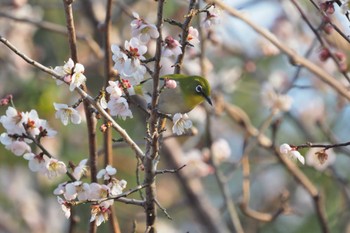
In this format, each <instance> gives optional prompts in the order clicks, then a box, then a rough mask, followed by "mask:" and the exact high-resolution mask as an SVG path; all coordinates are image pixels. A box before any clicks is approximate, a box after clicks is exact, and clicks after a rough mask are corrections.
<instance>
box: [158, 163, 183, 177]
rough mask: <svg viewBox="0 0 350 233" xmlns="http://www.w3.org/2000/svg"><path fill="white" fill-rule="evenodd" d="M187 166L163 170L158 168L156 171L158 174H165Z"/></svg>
mask: <svg viewBox="0 0 350 233" xmlns="http://www.w3.org/2000/svg"><path fill="white" fill-rule="evenodd" d="M184 167H186V164H184V165H182V166H181V167H179V168H176V169H162V170H157V171H156V175H159V174H165V173H176V172H178V171H180V170H181V169H182V168H184Z"/></svg>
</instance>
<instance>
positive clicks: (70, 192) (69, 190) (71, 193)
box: [63, 180, 82, 201]
mask: <svg viewBox="0 0 350 233" xmlns="http://www.w3.org/2000/svg"><path fill="white" fill-rule="evenodd" d="M81 184H82V182H81V181H79V180H78V181H74V182H71V183H67V184H66V185H65V191H64V193H63V196H64V198H66V200H68V201H71V200H74V199H75V198H76V197H77V196H78V193H77V187H78V186H80V185H81Z"/></svg>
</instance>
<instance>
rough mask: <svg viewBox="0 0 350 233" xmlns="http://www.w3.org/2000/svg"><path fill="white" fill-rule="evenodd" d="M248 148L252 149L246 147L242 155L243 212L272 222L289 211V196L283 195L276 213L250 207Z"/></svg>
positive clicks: (260, 219) (257, 218) (254, 217)
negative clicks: (287, 203)
mask: <svg viewBox="0 0 350 233" xmlns="http://www.w3.org/2000/svg"><path fill="white" fill-rule="evenodd" d="M248 150H251V147H250V148H249V147H246V148H245V151H244V153H243V157H242V171H243V182H242V191H243V199H242V202H241V209H242V211H243V213H245V214H246V215H247V216H249V217H251V218H253V219H256V220H259V221H263V222H270V221H273V220H275V219H276V218H277V217H278V216H279V215H280V214H283V213H284V212H286V211H287V205H286V201H287V199H288V198H287V197H286V196H283V197H281V206H280V208H279V209H278V210H277V211H276V212H275V213H274V214H268V213H262V212H259V211H256V210H253V209H251V208H250V207H249V202H250V165H249V157H248Z"/></svg>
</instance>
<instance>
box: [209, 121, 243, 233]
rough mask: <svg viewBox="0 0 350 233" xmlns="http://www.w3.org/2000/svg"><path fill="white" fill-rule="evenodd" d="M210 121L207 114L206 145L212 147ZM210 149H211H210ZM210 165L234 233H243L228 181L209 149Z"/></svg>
mask: <svg viewBox="0 0 350 233" xmlns="http://www.w3.org/2000/svg"><path fill="white" fill-rule="evenodd" d="M211 123H212V121H211V119H210V117H209V114H207V124H206V131H207V135H208V136H207V137H208V139H207V145H208V146H209V145H212V143H213V142H212V136H211V131H210V128H211ZM210 148H211V147H210ZM210 163H211V165H212V166H213V168H214V175H215V178H216V181H217V183H218V186H219V188H220V191H221V195H222V197H223V201H224V205H225V207H226V208H227V211H228V215H229V217H230V222H231V224H232V225H233V227H234V230H235V232H237V233H244V230H243V227H242V224H241V221H240V219H239V216H238V213H237V209H236V206H235V203H234V202H233V200H232V198H231V193H230V188H229V186H228V180H227V177H225V176H224V174H223V173H222V172H221V171H220V169H219V164H218V162H217V161H216V159H215V157H214V156H213V151H212V149H210Z"/></svg>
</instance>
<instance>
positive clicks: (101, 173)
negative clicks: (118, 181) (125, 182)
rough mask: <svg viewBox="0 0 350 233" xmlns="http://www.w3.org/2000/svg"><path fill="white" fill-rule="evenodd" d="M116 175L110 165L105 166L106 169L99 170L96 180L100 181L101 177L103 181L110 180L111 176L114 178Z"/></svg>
mask: <svg viewBox="0 0 350 233" xmlns="http://www.w3.org/2000/svg"><path fill="white" fill-rule="evenodd" d="M116 173H117V169H115V168H114V167H112V166H111V165H107V166H106V168H104V169H101V170H100V171H99V172H98V173H97V175H96V177H97V179H101V178H102V177H103V179H104V180H110V179H111V178H112V176H114V175H115V174H116Z"/></svg>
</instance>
